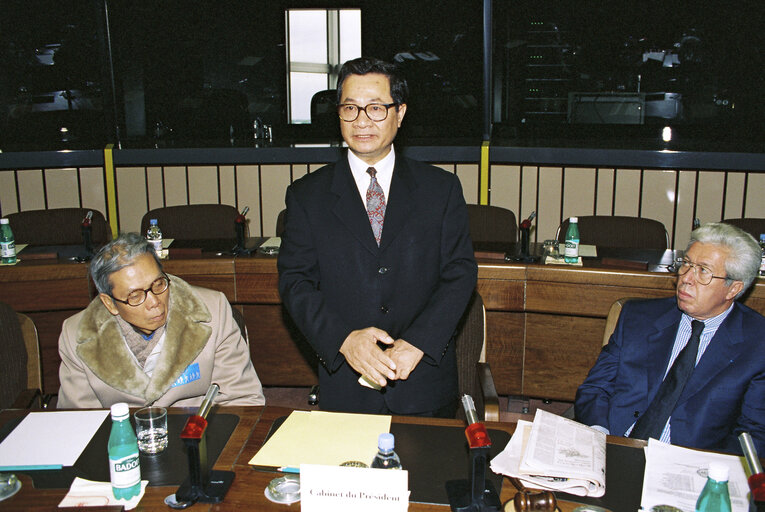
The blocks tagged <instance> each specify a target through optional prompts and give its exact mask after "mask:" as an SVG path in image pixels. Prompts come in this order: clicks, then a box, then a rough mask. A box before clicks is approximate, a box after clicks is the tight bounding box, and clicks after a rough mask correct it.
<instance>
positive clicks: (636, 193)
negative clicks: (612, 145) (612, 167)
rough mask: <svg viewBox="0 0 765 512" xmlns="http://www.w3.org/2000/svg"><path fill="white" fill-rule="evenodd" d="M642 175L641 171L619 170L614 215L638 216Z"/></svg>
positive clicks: (617, 172)
mask: <svg viewBox="0 0 765 512" xmlns="http://www.w3.org/2000/svg"><path fill="white" fill-rule="evenodd" d="M640 173H641V171H640V170H639V169H617V171H616V177H615V180H616V192H615V195H614V215H628V216H632V217H635V216H637V214H638V209H639V207H640Z"/></svg>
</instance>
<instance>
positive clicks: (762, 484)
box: [738, 432, 765, 512]
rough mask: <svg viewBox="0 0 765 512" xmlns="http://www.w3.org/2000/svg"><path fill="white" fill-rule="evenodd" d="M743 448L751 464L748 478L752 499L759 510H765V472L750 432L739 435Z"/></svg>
mask: <svg viewBox="0 0 765 512" xmlns="http://www.w3.org/2000/svg"><path fill="white" fill-rule="evenodd" d="M738 442H739V443H740V444H741V450H742V451H743V452H744V457H745V458H746V463H747V465H748V466H749V473H750V475H751V476H750V477H749V479H748V483H749V490H750V491H751V492H752V501H754V503H755V504H756V508H757V511H758V512H765V472H763V470H762V464H760V459H759V457H757V450H756V449H755V447H754V442H752V436H751V435H750V434H749V432H742V433H741V434H739V436H738Z"/></svg>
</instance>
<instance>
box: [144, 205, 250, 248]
mask: <svg viewBox="0 0 765 512" xmlns="http://www.w3.org/2000/svg"><path fill="white" fill-rule="evenodd" d="M238 215H239V212H238V211H237V210H236V208H234V207H233V206H231V205H228V204H186V205H181V206H165V207H163V208H155V209H153V210H149V211H148V212H147V213H146V214H145V215H144V216H143V219H141V233H142V234H145V233H146V230H148V229H149V221H150V220H151V219H157V224H158V225H159V228H160V229H161V230H162V236H163V237H164V238H172V239H174V240H214V239H222V238H229V239H235V238H236V228H235V227H234V221H235V220H236V218H237V216H238ZM246 236H247V233H245V237H246Z"/></svg>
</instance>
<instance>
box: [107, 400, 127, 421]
mask: <svg viewBox="0 0 765 512" xmlns="http://www.w3.org/2000/svg"><path fill="white" fill-rule="evenodd" d="M111 411H112V419H113V420H121V419H124V418H127V416H128V414H130V409H128V404H126V403H125V402H118V403H116V404H113V405H112V407H111Z"/></svg>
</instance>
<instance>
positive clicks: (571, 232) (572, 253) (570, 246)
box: [563, 217, 579, 263]
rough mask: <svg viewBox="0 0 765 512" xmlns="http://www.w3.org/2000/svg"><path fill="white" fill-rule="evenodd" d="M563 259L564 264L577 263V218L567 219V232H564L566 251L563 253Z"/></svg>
mask: <svg viewBox="0 0 765 512" xmlns="http://www.w3.org/2000/svg"><path fill="white" fill-rule="evenodd" d="M563 259H564V260H566V263H576V262H577V261H579V218H578V217H571V218H570V219H568V230H567V231H566V249H565V252H564V253H563Z"/></svg>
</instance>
